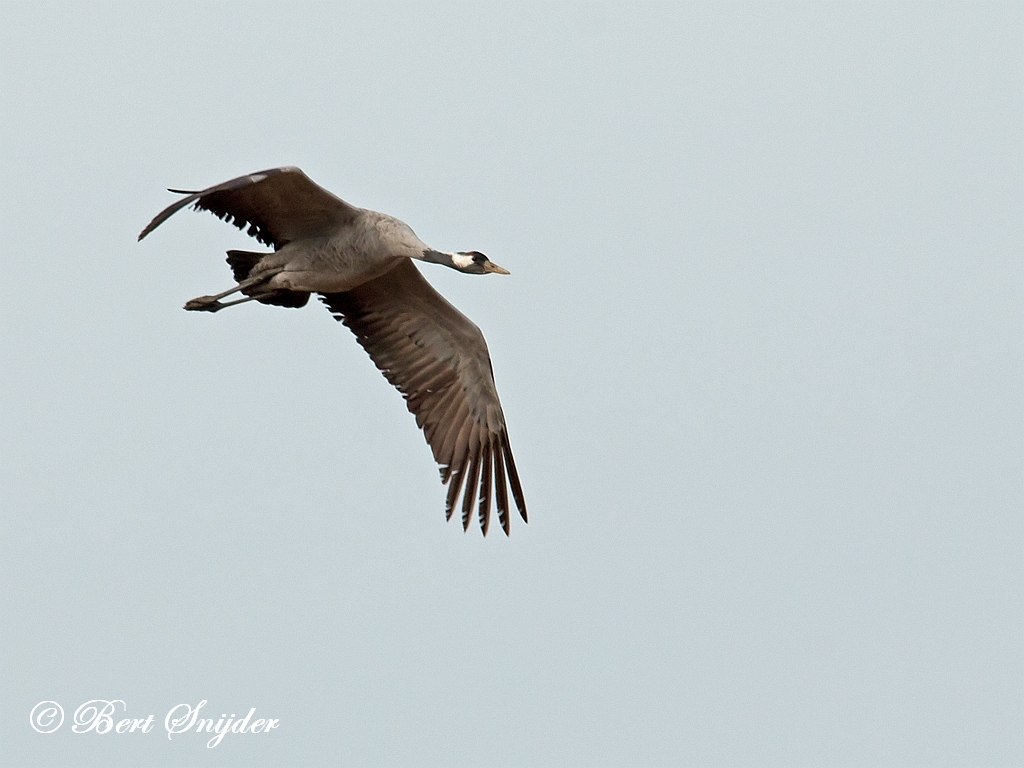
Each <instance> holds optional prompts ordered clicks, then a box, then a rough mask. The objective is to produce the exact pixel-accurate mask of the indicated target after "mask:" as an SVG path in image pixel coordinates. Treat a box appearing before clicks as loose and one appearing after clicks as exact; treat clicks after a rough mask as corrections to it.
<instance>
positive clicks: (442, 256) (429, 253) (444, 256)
mask: <svg viewBox="0 0 1024 768" xmlns="http://www.w3.org/2000/svg"><path fill="white" fill-rule="evenodd" d="M419 258H420V259H421V260H423V261H429V262H432V263H434V264H444V265H445V266H446V267H451V268H452V269H457V270H459V271H460V272H461V271H462V270H463V269H464V268H465V267H466V266H467V265H468V264H470V263H472V261H473V259H472V258H469V257H467V256H463V255H462V254H459V253H445V252H444V251H435V250H434V249H433V248H424V249H423V255H422V256H420V257H419Z"/></svg>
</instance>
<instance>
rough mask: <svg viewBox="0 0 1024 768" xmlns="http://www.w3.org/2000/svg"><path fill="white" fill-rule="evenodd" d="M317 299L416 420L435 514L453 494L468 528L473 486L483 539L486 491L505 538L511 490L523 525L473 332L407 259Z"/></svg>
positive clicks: (500, 418) (482, 352)
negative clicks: (444, 490) (431, 471)
mask: <svg viewBox="0 0 1024 768" xmlns="http://www.w3.org/2000/svg"><path fill="white" fill-rule="evenodd" d="M321 299H322V300H323V302H324V304H326V305H327V307H328V309H330V310H331V312H332V313H333V314H334V316H335V318H336V319H338V320H340V321H341V322H343V323H344V324H345V325H347V326H348V327H349V328H350V329H352V331H353V333H355V335H356V338H357V339H358V341H359V344H360V345H361V346H362V347H363V349H365V350H366V351H367V352H369V353H370V357H371V358H372V359H373V362H374V364H376V366H377V367H378V368H379V369H380V370H381V371H382V372H383V373H384V376H385V377H386V378H387V380H388V381H390V382H391V383H392V384H393V385H394V386H395V387H397V388H398V391H399V392H401V393H402V396H403V397H404V398H405V400H406V404H407V405H408V406H409V410H410V411H411V412H412V413H413V414H414V415H415V416H416V424H417V425H418V426H419V427H420V428H421V429H422V430H423V434H424V436H425V437H426V438H427V443H428V444H429V445H430V448H431V450H432V451H433V452H434V460H435V461H437V463H438V464H440V465H441V482H443V483H446V484H447V485H448V494H447V499H446V502H445V515H446V516H447V517H448V518H449V519H450V518H451V515H452V511H453V510H454V509H455V506H456V502H457V501H458V498H459V493H460V492H462V526H463V528H464V529H465V528H467V527H469V521H470V519H471V517H472V514H473V502H474V501H475V499H476V497H477V488H478V487H479V498H480V504H479V508H478V515H479V519H480V527H481V529H482V530H483V532H484V535H486V534H487V529H488V526H489V525H490V515H491V492H492V487H493V492H494V496H495V499H496V502H497V507H498V520H499V522H500V523H501V527H502V529H503V530H504V531H505V533H506V534H507V533H508V532H509V525H510V520H509V506H508V488H509V487H510V486H511V488H512V496H513V498H514V499H515V503H516V506H517V507H518V508H519V514H520V515H522V517H523V520H526V504H525V502H524V501H523V490H522V487H521V486H520V484H519V474H518V473H517V472H516V465H515V462H514V461H513V459H512V448H511V447H510V445H509V441H508V432H507V431H506V429H505V416H504V414H503V413H502V411H501V403H499V402H498V391H497V389H496V388H495V386H494V376H493V374H492V371H491V359H490V357H489V356H488V354H487V343H486V342H485V341H484V337H483V334H482V333H480V329H479V328H477V327H476V326H475V325H474V324H473V323H472V322H471V321H470V320H469V319H468V318H467V317H466V316H465V315H463V314H462V313H461V312H459V310H457V309H456V308H455V307H453V306H452V305H451V304H449V303H448V302H447V301H446V300H445V299H444V297H443V296H441V294H439V293H438V292H437V291H435V290H434V289H433V287H432V286H431V285H430V283H428V282H427V281H426V280H425V279H424V278H423V276H422V275H421V274H420V272H419V270H418V269H416V266H415V265H414V264H413V263H412V261H411V260H409V259H403V260H401V261H400V262H399V263H398V265H397V266H396V267H394V268H393V269H391V270H390V271H389V272H387V273H385V274H384V275H383V276H381V277H378V278H376V279H375V280H371V281H370V282H368V283H364V284H363V285H360V286H359V287H358V288H354V289H353V290H351V291H346V292H345V293H330V294H323V295H322V296H321ZM506 480H507V484H506ZM463 489H464V490H463Z"/></svg>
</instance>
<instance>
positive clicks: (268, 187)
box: [139, 166, 359, 249]
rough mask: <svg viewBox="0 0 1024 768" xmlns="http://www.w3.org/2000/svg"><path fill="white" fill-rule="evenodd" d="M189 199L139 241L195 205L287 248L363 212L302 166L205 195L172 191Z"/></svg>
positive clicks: (165, 213)
mask: <svg viewBox="0 0 1024 768" xmlns="http://www.w3.org/2000/svg"><path fill="white" fill-rule="evenodd" d="M170 191H171V192H177V193H179V194H183V195H187V197H183V198H182V199H181V200H179V201H178V202H176V203H174V204H173V205H169V206H167V207H166V208H164V210H162V211H161V212H160V213H159V214H158V215H157V217H156V218H155V219H153V220H152V221H151V222H149V225H148V226H147V227H146V228H145V229H144V230H142V232H141V233H140V234H139V240H141V239H142V238H144V237H145V236H146V235H148V234H149V233H150V232H152V231H153V230H154V229H156V228H157V227H159V226H160V225H161V224H163V223H164V222H165V221H166V220H167V219H169V218H170V217H171V216H172V215H174V214H175V213H177V212H178V211H180V210H181V209H182V208H184V207H186V206H188V205H192V204H193V203H194V204H195V207H196V208H197V209H202V210H205V211H211V212H213V213H215V214H216V215H217V216H219V217H220V218H221V219H224V220H225V221H227V222H228V223H229V224H234V225H235V226H236V227H238V228H239V229H245V228H246V227H248V228H249V229H248V234H249V235H251V236H252V237H255V238H256V239H257V240H259V241H260V242H261V243H266V244H267V245H271V246H273V247H274V248H275V249H279V248H281V247H283V246H284V245H285V244H286V243H289V242H291V241H292V240H301V239H303V238H307V237H316V236H317V235H322V234H327V233H328V232H330V230H331V229H332V228H335V227H339V226H344V225H345V224H348V223H350V222H351V221H352V220H353V219H354V218H355V217H356V216H357V215H358V213H359V209H358V208H356V207H354V206H352V205H349V204H348V203H346V202H345V201H344V200H342V199H341V198H339V197H335V196H334V195H332V194H331V193H330V192H328V191H327V190H326V189H324V188H323V187H321V186H320V185H319V184H316V183H314V182H313V181H312V180H311V179H310V178H309V177H308V176H307V175H306V174H304V173H303V172H302V171H300V170H299V169H298V168H294V167H291V166H288V167H284V168H270V169H268V170H266V171H259V172H258V173H250V174H249V175H248V176H239V177H238V178H237V179H232V180H231V181H225V182H224V183H223V184H218V185H217V186H215V187H210V188H209V189H204V190H202V191H200V192H191V191H186V190H181V189H172V190H170Z"/></svg>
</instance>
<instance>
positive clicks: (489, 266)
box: [484, 261, 512, 275]
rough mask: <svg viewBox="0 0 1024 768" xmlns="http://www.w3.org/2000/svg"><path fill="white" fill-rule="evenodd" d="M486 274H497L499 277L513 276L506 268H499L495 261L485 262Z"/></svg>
mask: <svg viewBox="0 0 1024 768" xmlns="http://www.w3.org/2000/svg"><path fill="white" fill-rule="evenodd" d="M484 272H497V273H498V274H499V275H511V274H512V273H511V272H509V271H508V270H507V269H505V268H504V267H499V266H498V265H497V264H495V263H494V262H493V261H485V262H484Z"/></svg>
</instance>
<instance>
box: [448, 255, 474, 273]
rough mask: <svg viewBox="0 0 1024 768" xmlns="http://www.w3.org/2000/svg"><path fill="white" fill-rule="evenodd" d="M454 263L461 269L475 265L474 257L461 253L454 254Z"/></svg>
mask: <svg viewBox="0 0 1024 768" xmlns="http://www.w3.org/2000/svg"><path fill="white" fill-rule="evenodd" d="M452 263H454V264H455V266H456V267H458V268H459V269H465V268H466V267H468V266H469V265H470V264H472V263H473V257H472V256H463V255H462V254H461V253H453V254H452Z"/></svg>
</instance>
